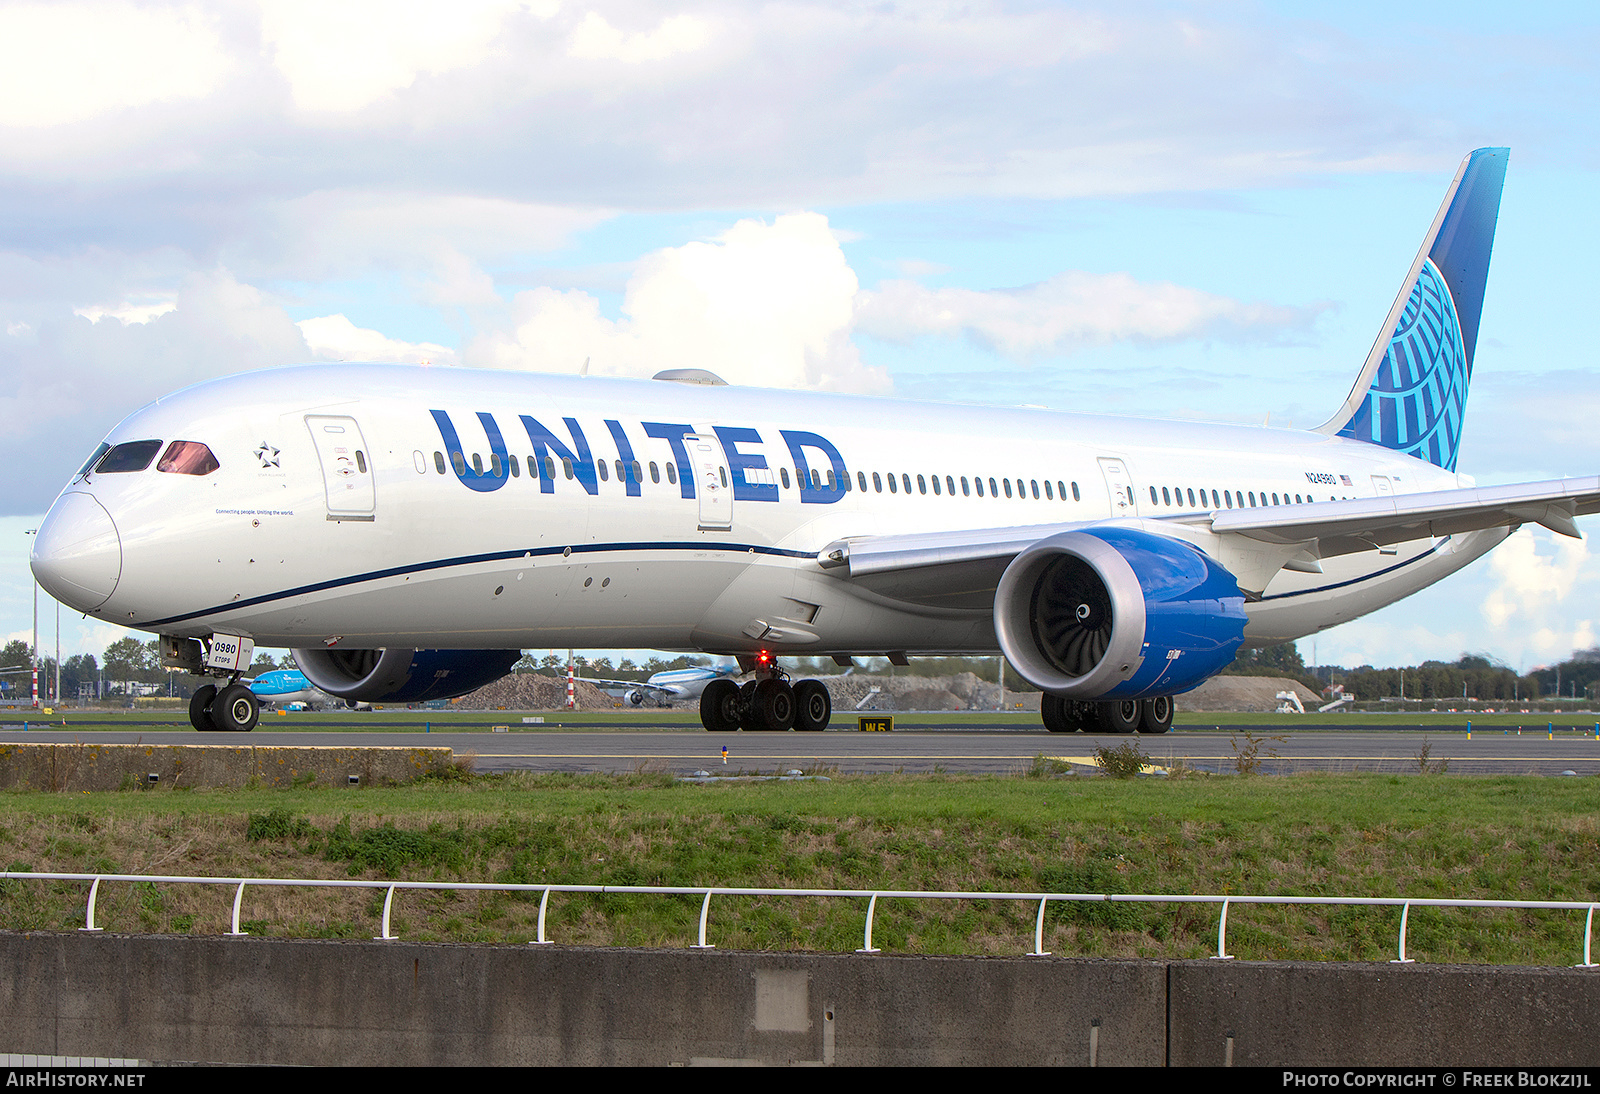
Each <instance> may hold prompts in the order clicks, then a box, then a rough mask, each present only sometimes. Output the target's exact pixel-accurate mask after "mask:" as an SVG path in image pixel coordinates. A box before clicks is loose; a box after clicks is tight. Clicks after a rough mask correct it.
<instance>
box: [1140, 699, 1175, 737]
mask: <svg viewBox="0 0 1600 1094" xmlns="http://www.w3.org/2000/svg"><path fill="white" fill-rule="evenodd" d="M1139 711H1140V713H1139V732H1140V733H1165V732H1166V731H1167V730H1169V729H1171V728H1172V716H1173V714H1174V713H1176V707H1175V705H1174V704H1173V702H1172V696H1170V695H1157V696H1156V697H1155V698H1154V699H1146V700H1144V702H1142V703H1140V704H1139Z"/></svg>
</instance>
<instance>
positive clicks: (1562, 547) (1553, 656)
mask: <svg viewBox="0 0 1600 1094" xmlns="http://www.w3.org/2000/svg"><path fill="white" fill-rule="evenodd" d="M1593 561H1594V560H1593V559H1592V557H1591V556H1590V554H1589V545H1588V542H1587V541H1586V540H1581V539H1571V538H1568V537H1566V536H1555V535H1553V534H1551V533H1548V532H1543V531H1540V532H1538V533H1535V531H1534V530H1533V529H1532V528H1526V527H1525V528H1523V529H1522V530H1521V531H1519V532H1518V533H1517V534H1516V535H1514V536H1511V537H1510V538H1509V539H1507V540H1506V541H1505V542H1504V543H1502V544H1501V545H1500V546H1499V547H1498V548H1496V549H1495V552H1494V554H1493V555H1491V556H1490V559H1489V568H1490V572H1491V573H1492V574H1493V576H1494V579H1495V581H1496V582H1497V584H1496V586H1495V587H1494V589H1493V590H1492V591H1491V592H1490V593H1489V595H1488V596H1486V597H1485V598H1484V600H1483V606H1482V612H1483V618H1484V619H1485V620H1486V621H1487V622H1488V624H1489V626H1490V627H1491V628H1493V629H1494V630H1495V631H1497V632H1504V631H1506V630H1508V629H1509V630H1515V631H1520V632H1521V633H1522V634H1524V635H1525V636H1526V637H1525V639H1524V643H1525V644H1524V645H1523V650H1524V652H1526V653H1527V654H1528V655H1530V656H1533V657H1536V658H1542V659H1547V660H1560V659H1561V658H1564V657H1566V656H1567V655H1568V654H1569V653H1571V652H1572V651H1573V650H1574V649H1587V648H1588V647H1590V646H1593V645H1594V644H1595V642H1594V620H1593V619H1592V618H1581V617H1580V616H1590V615H1592V613H1591V612H1589V611H1588V605H1589V604H1590V603H1592V601H1591V600H1589V599H1588V598H1586V597H1583V596H1574V595H1573V593H1574V590H1576V589H1578V588H1579V587H1580V586H1593V585H1594V584H1596V583H1597V581H1600V573H1597V572H1596V567H1595V566H1593V565H1591V563H1592V562H1593Z"/></svg>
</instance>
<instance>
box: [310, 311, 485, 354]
mask: <svg viewBox="0 0 1600 1094" xmlns="http://www.w3.org/2000/svg"><path fill="white" fill-rule="evenodd" d="M297 326H299V328H300V332H301V333H302V334H304V335H305V339H306V344H307V345H308V346H310V347H311V353H312V356H314V357H318V358H321V359H322V360H325V361H387V362H399V363H401V364H408V365H421V364H435V365H453V364H455V363H456V353H455V350H453V349H450V348H449V347H447V346H440V345H436V344H435V343H433V342H402V341H399V340H398V339H394V338H390V337H388V336H386V335H385V334H383V333H382V332H381V331H375V330H368V329H367V328H365V327H358V326H356V325H355V324H354V323H352V322H350V320H348V319H346V318H345V317H344V316H343V315H324V316H322V317H320V318H317V319H302V320H301V321H300V322H299V323H298V324H297Z"/></svg>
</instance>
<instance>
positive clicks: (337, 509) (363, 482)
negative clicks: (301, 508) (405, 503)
mask: <svg viewBox="0 0 1600 1094" xmlns="http://www.w3.org/2000/svg"><path fill="white" fill-rule="evenodd" d="M306 428H307V429H309V430H311V441H312V443H313V444H315V445H316V447H317V462H318V463H319V464H321V465H322V485H323V489H324V490H325V491H326V493H327V497H328V519H329V520H374V519H376V516H377V512H376V510H377V491H376V487H375V486H374V483H373V475H372V460H371V459H370V458H369V457H368V453H369V452H370V451H371V449H369V448H368V447H367V443H366V441H365V440H363V439H362V437H361V427H360V426H358V425H357V424H356V420H355V419H354V418H350V417H345V416H343V415H339V416H335V415H332V414H307V415H306Z"/></svg>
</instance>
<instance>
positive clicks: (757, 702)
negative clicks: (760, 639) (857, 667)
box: [700, 652, 833, 733]
mask: <svg viewBox="0 0 1600 1094" xmlns="http://www.w3.org/2000/svg"><path fill="white" fill-rule="evenodd" d="M754 671H755V674H756V678H755V679H754V680H751V681H749V682H748V683H746V684H745V685H744V686H743V687H741V686H739V685H738V684H735V683H734V682H733V681H732V680H713V681H711V683H709V684H707V685H706V690H705V691H703V692H701V693H700V724H701V725H703V726H705V727H706V729H708V730H710V731H711V732H713V733H730V732H732V731H733V730H736V729H743V730H747V731H751V732H754V731H762V730H767V731H775V732H780V733H781V732H784V731H786V730H790V729H801V730H809V731H812V732H815V731H819V730H823V729H827V728H828V720H829V718H831V717H832V715H833V700H832V698H830V697H829V695H828V689H827V688H826V687H825V686H824V685H823V684H822V682H821V681H819V680H802V681H800V682H799V683H798V684H793V685H791V684H790V683H789V677H788V675H787V674H786V673H785V672H784V671H783V670H782V669H780V668H778V665H777V660H776V659H775V658H773V657H772V655H770V654H768V653H765V652H763V653H762V654H760V655H759V656H758V657H756V658H755V669H754Z"/></svg>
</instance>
